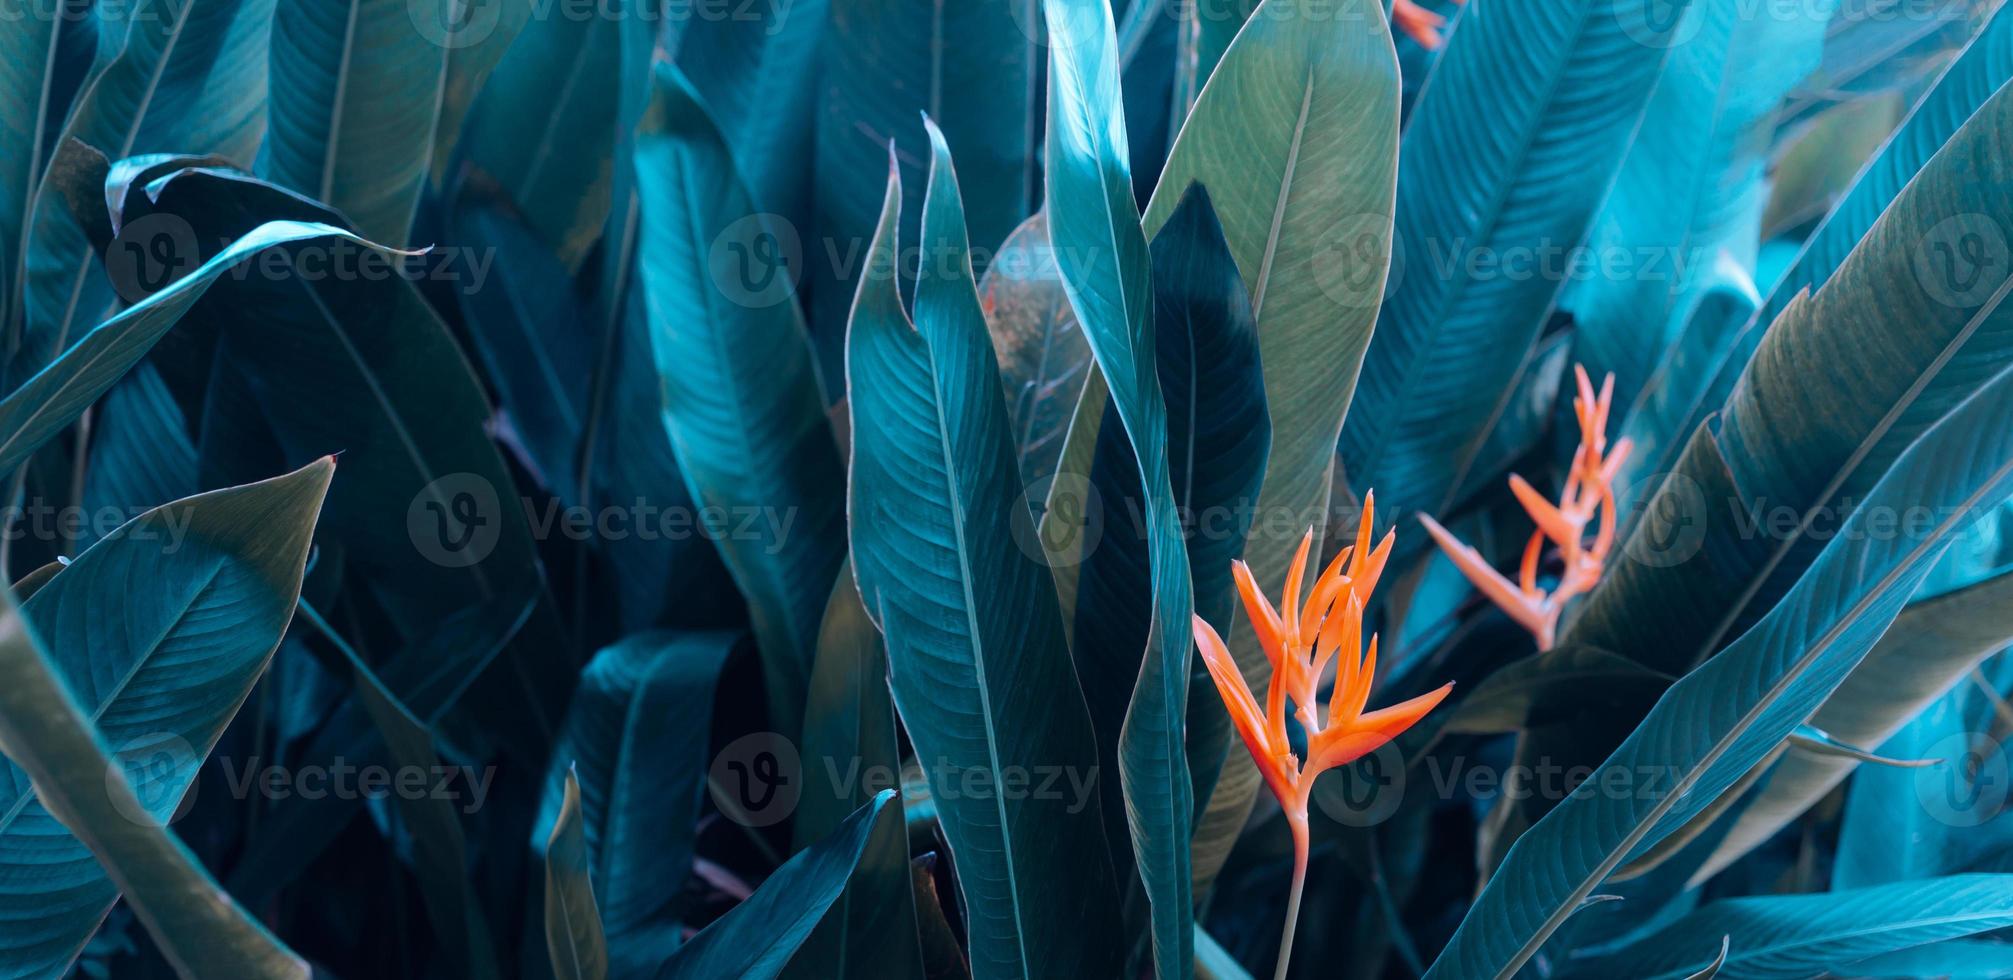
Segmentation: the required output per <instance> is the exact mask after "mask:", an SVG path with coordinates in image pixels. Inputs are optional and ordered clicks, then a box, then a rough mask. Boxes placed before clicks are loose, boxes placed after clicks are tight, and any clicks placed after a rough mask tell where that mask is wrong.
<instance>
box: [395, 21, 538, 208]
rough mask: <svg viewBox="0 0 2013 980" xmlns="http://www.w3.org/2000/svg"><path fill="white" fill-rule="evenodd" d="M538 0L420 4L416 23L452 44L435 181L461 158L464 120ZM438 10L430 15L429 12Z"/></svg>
mask: <svg viewBox="0 0 2013 980" xmlns="http://www.w3.org/2000/svg"><path fill="white" fill-rule="evenodd" d="M536 8H537V4H536V3H535V2H534V0H496V2H493V3H487V2H482V0H450V2H448V3H444V4H442V5H441V6H440V7H438V8H433V7H430V6H428V7H416V8H414V14H413V26H414V27H416V28H418V29H419V30H420V31H421V32H422V33H424V34H426V35H427V36H428V38H430V39H431V40H433V41H434V42H435V43H436V44H440V45H443V46H444V47H446V48H447V79H446V81H444V82H443V83H442V84H441V90H440V121H439V122H438V123H437V124H435V126H434V134H433V185H434V186H435V187H439V186H440V185H441V184H442V183H443V182H444V181H445V178H446V176H447V173H448V168H449V165H450V164H451V163H453V162H454V161H455V159H456V155H455V153H456V150H457V149H458V148H459V147H460V145H461V128H462V124H463V123H465V122H467V121H468V114H469V111H470V110H471V109H473V108H475V100H476V97H477V95H479V94H480V93H481V92H482V88H483V86H484V84H486V83H487V82H488V81H489V76H490V73H492V72H494V71H495V70H496V67H497V65H499V64H501V63H502V61H503V58H504V55H505V54H506V53H507V52H508V51H509V50H510V46H511V44H512V43H514V42H515V41H516V40H517V35H518V34H519V33H520V32H522V31H523V30H524V28H525V25H526V24H527V23H529V22H530V20H531V15H532V14H533V13H534V12H535V10H536ZM428 13H432V14H434V15H435V16H434V18H433V19H428V18H427V14H428Z"/></svg>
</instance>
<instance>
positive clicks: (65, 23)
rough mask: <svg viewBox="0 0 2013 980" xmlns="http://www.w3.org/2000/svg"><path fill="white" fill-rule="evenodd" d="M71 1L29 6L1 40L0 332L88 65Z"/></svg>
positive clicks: (14, 305) (87, 44)
mask: <svg viewBox="0 0 2013 980" xmlns="http://www.w3.org/2000/svg"><path fill="white" fill-rule="evenodd" d="M76 3H77V0H29V2H28V3H26V4H25V5H23V6H21V7H18V8H16V12H17V13H18V14H19V15H20V16H21V18H22V21H23V24H22V25H21V26H19V27H16V28H14V29H10V30H8V31H7V32H6V36H5V37H0V328H5V329H8V330H10V331H11V330H12V329H13V324H14V323H15V318H16V317H18V316H19V315H20V313H21V303H22V299H21V286H22V276H23V275H24V274H25V272H26V269H25V268H24V262H25V257H26V255H27V252H28V230H29V228H30V227H31V225H30V223H29V217H30V214H31V208H32V207H33V205H34V202H35V191H36V188H37V187H38V186H40V185H41V183H42V175H43V173H44V172H45V171H47V169H48V167H49V155H50V150H51V148H52V147H53V146H54V145H55V142H56V140H55V137H56V133H57V132H58V131H59V130H61V129H62V128H63V119H64V116H65V114H66V113H67V112H68V110H69V103H70V99H71V97H72V96H73V95H75V94H76V93H75V91H74V89H75V86H76V84H77V83H78V82H79V81H80V80H81V77H82V73H83V72H84V71H85V70H86V69H87V68H88V66H89V65H90V63H91V49H92V48H93V47H94V44H93V43H92V42H93V40H94V39H93V37H92V36H91V34H90V33H89V32H88V31H87V30H86V29H85V28H86V27H87V26H88V24H87V21H86V20H85V18H83V17H81V16H64V15H65V14H75V13H76V12H77V11H76Z"/></svg>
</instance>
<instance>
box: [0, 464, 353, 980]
mask: <svg viewBox="0 0 2013 980" xmlns="http://www.w3.org/2000/svg"><path fill="white" fill-rule="evenodd" d="M334 472H335V461H334V460H333V459H322V460H318V461H316V462H314V463H312V464H310V465H308V466H307V467H305V468H303V469H302V470H300V471H298V472H296V473H292V474H289V475H287V476H283V477H279V478H276V479H272V480H268V481H266V482H263V483H257V484H252V485H250V486H245V487H234V488H231V489H227V490H218V491H214V492H211V493H206V494H202V495H200V496H196V497H190V498H188V499H186V500H182V501H177V502H176V503H173V504H169V505H167V506H165V507H161V508H157V509H155V510H153V511H149V512H148V513H147V514H145V515H143V516H141V517H139V518H137V519H136V520H134V521H133V522H131V523H129V524H127V525H125V526H124V527H122V528H120V529H119V530H118V531H116V532H114V533H113V534H111V535H108V536H107V537H106V538H105V539H104V540H103V541H100V542H98V544H96V545H94V546H93V547H92V548H91V549H90V550H89V551H86V552H85V553H84V554H82V555H80V556H78V558H77V560H76V561H74V562H71V563H70V565H69V567H68V568H66V569H64V571H63V573H62V574H60V575H57V576H56V577H55V578H53V579H51V580H50V581H49V582H48V583H47V584H46V585H44V586H42V587H41V588H40V589H38V590H37V591H36V592H35V594H34V595H33V596H32V597H31V598H30V599H29V600H28V601H27V602H26V603H24V604H23V606H22V608H21V611H20V616H21V617H22V620H25V625H23V622H22V620H15V619H14V616H13V614H12V611H11V610H9V615H8V617H7V618H8V619H9V620H10V624H11V628H10V629H8V630H6V632H7V633H8V634H10V635H11V637H12V639H11V641H10V642H7V643H4V644H0V647H4V648H5V649H6V651H7V652H6V657H5V659H6V661H7V668H6V669H7V683H6V684H4V685H0V687H4V688H5V689H6V692H7V693H6V695H5V696H6V697H7V698H8V699H9V700H10V703H9V704H7V705H6V706H5V709H4V710H0V718H4V722H0V728H4V732H0V737H4V738H5V741H6V743H7V746H8V754H9V756H10V758H11V759H12V760H13V763H14V764H11V765H8V766H7V767H6V772H5V773H4V776H0V794H4V798H5V806H4V807H0V905H4V907H6V908H7V909H8V910H9V911H8V913H7V914H8V918H9V920H10V921H11V922H12V923H13V924H12V925H11V926H10V927H9V928H8V930H7V932H6V938H5V940H4V942H0V958H3V959H4V962H5V964H6V967H7V970H8V972H10V973H15V974H18V975H22V976H28V975H54V974H57V973H61V972H62V971H63V969H64V968H65V967H66V966H67V965H68V964H69V963H70V961H71V960H72V959H74V958H75V957H76V955H77V953H78V951H79V950H81V949H82V948H83V945H84V942H85V940H87V939H89V938H90V935H91V933H92V931H93V930H95V929H96V928H97V926H98V923H99V922H100V921H101V920H103V919H104V917H105V913H106V912H107V911H108V910H110V909H111V907H112V903H113V902H114V901H115V900H117V899H118V897H119V896H120V894H121V893H122V892H123V893H124V894H125V896H126V898H127V900H128V901H130V902H131V903H132V904H133V905H134V907H135V908H136V909H137V910H138V911H139V912H140V914H141V916H142V918H143V920H144V921H146V922H147V924H148V928H149V929H150V930H151V931H152V932H153V933H154V935H155V937H156V940H157V941H158V942H160V944H161V947H162V949H163V951H164V952H166V953H167V954H168V956H169V958H170V960H171V961H173V962H175V963H176V964H177V965H178V966H179V967H180V968H181V969H182V970H183V971H185V972H193V973H195V974H197V975H206V974H215V975H221V976H299V977H305V976H306V975H307V969H306V967H305V965H303V964H302V963H300V961H298V960H297V959H295V958H294V957H293V956H292V954H290V953H288V952H287V951H286V950H285V949H284V948H283V947H280V946H278V945H277V944H276V943H275V941H274V940H273V939H272V938H271V937H270V936H268V935H266V933H265V931H264V929H262V928H261V927H260V926H259V925H258V924H257V923H256V922H255V921H253V920H251V919H250V918H248V917H247V916H245V914H244V913H243V912H242V911H240V910H239V909H237V908H236V906H235V905H234V904H232V903H231V902H230V901H229V899H228V898H226V897H224V895H223V893H222V891H221V889H219V888H218V887H217V885H216V884H215V883H214V882H213V881H211V880H210V879H209V877H208V875H207V874H206V873H205V872H204V871H203V870H202V867H201V865H200V864H199V863H198V862H197V861H195V859H194V858H193V857H192V856H190V855H189V854H188V852H187V851H186V850H183V849H182V847H181V845H180V843H179V842H177V841H176V840H175V839H174V838H173V837H172V836H171V835H169V834H168V832H167V831H166V830H165V829H164V828H163V827H162V822H163V821H165V820H167V819H168V818H169V817H170V816H171V815H172V814H173V813H174V812H175V809H176V807H177V806H178V805H179V804H180V803H181V801H182V797H183V795H184V793H186V792H187V791H188V789H189V787H190V785H191V784H192V783H193V782H194V781H195V778H196V771H197V769H198V768H199V767H200V766H201V765H202V762H203V760H204V759H205V758H207V757H208V756H209V753H210V750H211V749H212V748H214V747H215V746H216V744H217V740H218V739H219V738H220V737H222V735H223V732H224V728H225V726H227V725H228V724H229V723H230V721H231V719H232V717H234V716H235V715H236V714H237V712H238V708H239V707H240V706H242V705H243V704H244V701H245V698H246V696H247V695H249V694H250V693H251V690H252V685H253V684H254V683H255V682H256V681H257V680H258V679H259V676H260V675H261V674H263V673H264V672H265V668H266V664H267V662H268V660H269V659H270V658H271V656H272V653H273V650H274V649H275V648H277V647H278V646H279V641H280V636H281V634H283V633H284V632H286V628H287V623H288V621H289V619H290V618H291V617H292V615H293V608H294V600H295V598H296V597H297V596H298V594H299V591H300V584H301V575H302V572H303V570H304V569H305V567H306V562H307V553H308V543H309V541H310V539H311V537H312V535H313V533H314V526H315V517H316V513H317V512H318V511H319V509H320V507H321V503H322V499H323V496H324V494H325V493H326V492H327V491H328V487H329V481H330V478H331V477H332V476H333V475H334ZM108 608H117V609H119V610H120V614H119V616H118V617H117V618H116V620H108V619H107V618H106V616H105V610H106V609H108ZM31 635H32V637H33V638H34V639H32V640H31V639H30V637H31ZM38 646H39V647H40V649H41V650H42V651H46V652H39V653H38V651H37V647H38ZM59 685H60V686H59ZM87 719H89V720H87ZM108 768H109V770H110V771H111V772H115V773H119V774H120V775H121V776H122V777H123V778H119V779H117V780H114V781H111V782H108V781H107V778H106V776H105V775H104V774H105V773H106V772H107V771H108ZM31 777H32V778H33V780H34V783H33V785H32V786H31V785H30V778H31ZM129 779H130V780H132V782H131V783H129V782H128V780H129ZM108 790H109V792H108ZM58 820H60V821H62V823H58V822H57V821H58ZM65 827H68V828H69V831H68V832H66V831H65V829H64V828H65ZM72 832H74V833H75V834H77V835H78V836H76V837H72V836H70V834H71V833H72ZM101 864H102V867H101Z"/></svg>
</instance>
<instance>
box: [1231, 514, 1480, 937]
mask: <svg viewBox="0 0 2013 980" xmlns="http://www.w3.org/2000/svg"><path fill="white" fill-rule="evenodd" d="M1373 507H1374V499H1373V497H1372V496H1370V495H1365V496H1364V498H1363V518H1362V521H1361V523H1360V524H1359V525H1358V526H1357V529H1356V543H1355V544H1353V545H1351V546H1349V547H1347V548H1343V549H1342V553H1341V554H1339V555H1336V556H1335V560H1334V561H1333V562H1331V563H1329V565H1328V568H1327V570H1326V571H1324V572H1322V573H1321V575H1320V577H1319V578H1317V579H1315V581H1314V584H1313V589H1312V595H1310V596H1309V598H1308V601H1307V604H1306V605H1305V606H1304V607H1303V606H1302V605H1301V604H1300V593H1301V580H1302V578H1303V576H1304V574H1305V571H1306V568H1307V553H1308V550H1309V548H1311V547H1312V545H1313V543H1314V532H1313V531H1312V530H1311V529H1310V530H1309V531H1308V532H1307V535H1306V536H1305V537H1303V538H1301V540H1300V551H1299V553H1298V554H1296V555H1294V557H1293V565H1292V567H1291V568H1289V569H1288V570H1287V572H1286V589H1285V594H1284V595H1282V596H1281V597H1280V608H1279V609H1277V610H1274V609H1273V607H1272V604H1271V603H1270V602H1267V601H1266V599H1265V594H1264V593H1263V592H1260V591H1259V588H1258V582H1257V580H1256V579H1255V578H1253V577H1252V575H1251V569H1250V568H1249V567H1247V566H1246V565H1245V564H1244V563H1243V562H1241V561H1239V562H1233V563H1231V571H1232V573H1233V575H1234V577H1235V578H1236V580H1237V591H1238V593H1239V594H1240V595H1241V596H1243V598H1244V611H1245V612H1246V614H1248V615H1249V617H1250V619H1251V627H1252V629H1253V630H1254V631H1255V632H1256V633H1257V636H1258V645H1259V646H1260V647H1261V648H1262V649H1263V650H1264V651H1265V658H1266V660H1268V661H1269V662H1270V663H1271V666H1272V681H1271V683H1270V684H1268V685H1267V686H1266V690H1265V704H1264V705H1263V706H1262V707H1261V706H1260V705H1259V703H1258V699H1257V698H1256V697H1255V696H1253V695H1252V693H1251V687H1250V685H1248V684H1246V683H1245V681H1244V674H1243V673H1242V672H1240V671H1239V669H1238V666H1237V661H1236V660H1235V659H1234V658H1232V657H1231V655H1230V650H1229V648H1228V647H1226V646H1225V645H1224V643H1223V638H1222V637H1220V636H1218V635H1217V634H1216V630H1215V629H1213V628H1211V627H1210V625H1209V624H1208V623H1206V622H1204V621H1203V619H1202V617H1200V616H1197V617H1195V645H1196V647H1197V648H1198V649H1199V650H1200V651H1201V652H1202V660H1203V663H1205V664H1207V665H1208V667H1209V676H1210V678H1211V679H1213V680H1215V681H1216V692H1217V693H1218V694H1220V695H1222V697H1223V705H1224V707H1225V708H1227V709H1229V711H1230V720H1231V723H1232V724H1233V725H1234V726H1235V727H1236V729H1237V734H1238V736H1239V737H1241V738H1243V739H1244V747H1245V748H1246V749H1248V750H1250V752H1251V759H1252V761H1253V762H1255V763H1257V765H1258V771H1259V772H1260V773H1261V774H1263V776H1264V777H1265V784H1266V785H1267V786H1269V787H1270V788H1271V789H1272V795H1273V796H1276V797H1278V798H1279V805H1280V807H1281V808H1282V809H1284V810H1285V811H1286V819H1287V822H1288V823H1289V824H1291V826H1292V830H1293V848H1294V864H1293V893H1292V897H1291V898H1289V899H1288V902H1287V910H1286V936H1285V939H1284V941H1283V943H1282V945H1281V946H1280V953H1279V976H1285V971H1286V958H1287V954H1288V953H1289V952H1291V951H1292V948H1293V924H1294V920H1295V919H1296V918H1297V917H1298V913H1299V906H1300V891H1301V886H1302V885H1303V884H1304V883H1305V881H1306V877H1307V842H1308V833H1307V802H1308V798H1309V796H1310V794H1311V793H1312V792H1313V789H1314V779H1315V777H1317V776H1319V775H1321V774H1322V773H1323V772H1326V771H1327V770H1329V769H1332V768H1334V767H1336V766H1343V765H1348V764H1349V763H1351V762H1354V761H1356V760H1357V759H1359V758H1362V757H1363V756H1365V755H1368V754H1370V753H1371V752H1375V751H1376V750H1377V749H1379V748H1381V747H1382V746H1383V745H1384V744H1385V743H1387V742H1389V741H1391V740H1392V739H1394V738H1396V737H1398V735H1399V734H1400V733H1402V732H1403V731H1405V729H1407V728H1410V727H1412V725H1413V723H1415V722H1417V721H1418V720H1419V719H1420V718H1423V717H1425V716H1426V713H1427V712H1429V711H1431V710H1433V708H1434V706H1435V705H1438V704H1439V703H1440V702H1441V700H1443V699H1444V698H1446V696H1447V692H1448V691H1451V690H1452V689H1453V687H1454V685H1452V684H1448V685H1446V686H1445V687H1442V688H1440V689H1439V690H1437V691H1433V692H1431V693H1429V694H1422V695H1420V696H1419V697H1416V698H1413V699H1411V700H1410V701H1406V702H1404V703H1402V704H1396V705H1392V706H1391V707H1388V708H1380V709H1378V710H1376V711H1365V710H1363V709H1364V708H1365V706H1366V705H1367V704H1368V703H1369V700H1370V686H1371V684H1372V682H1373V681H1375V679H1376V676H1377V637H1376V635H1375V634H1372V635H1371V637H1370V646H1369V650H1368V652H1364V649H1363V606H1364V603H1365V602H1366V601H1368V599H1369V598H1370V592H1371V590H1373V589H1375V588H1376V587H1377V579H1378V577H1379V576H1381V575H1382V574H1383V573H1384V563H1385V561H1386V560H1387V559H1389V558H1390V556H1391V543H1392V541H1393V539H1394V538H1395V536H1396V533H1397V532H1396V531H1395V530H1394V531H1390V532H1386V533H1385V535H1384V540H1383V541H1381V542H1379V543H1378V544H1377V547H1376V548H1375V549H1374V550H1373V549H1372V548H1371V547H1370V528H1371V524H1372V521H1371V516H1372V513H1373ZM1331 661H1334V662H1335V679H1334V681H1333V682H1331V687H1330V689H1329V695H1328V705H1327V711H1326V712H1325V717H1324V712H1323V711H1322V706H1321V701H1320V698H1319V695H1318V694H1317V688H1318V687H1319V685H1320V680H1321V676H1322V674H1323V673H1324V672H1325V671H1326V669H1327V667H1328V665H1329V663H1330V662H1331ZM1289 700H1290V701H1291V702H1292V708H1291V710H1292V713H1293V717H1294V718H1295V719H1296V720H1298V721H1299V723H1300V727H1301V729H1302V730H1303V731H1305V733H1306V736H1307V758H1306V759H1305V760H1304V761H1303V760H1302V759H1300V758H1299V757H1298V756H1297V755H1295V754H1294V752H1293V746H1292V744H1291V743H1290V742H1289V741H1288V740H1287V732H1286V714H1287V710H1288V707H1287V702H1288V701H1289Z"/></svg>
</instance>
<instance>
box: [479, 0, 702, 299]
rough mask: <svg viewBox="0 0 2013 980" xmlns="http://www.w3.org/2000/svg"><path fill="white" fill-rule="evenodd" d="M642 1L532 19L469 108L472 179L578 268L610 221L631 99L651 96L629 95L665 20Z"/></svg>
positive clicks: (620, 0) (619, 0)
mask: <svg viewBox="0 0 2013 980" xmlns="http://www.w3.org/2000/svg"><path fill="white" fill-rule="evenodd" d="M643 3H644V0H609V2H607V3H600V4H596V5H595V6H594V8H593V13H592V16H587V17H580V16H573V15H571V14H566V13H565V12H564V11H561V12H560V14H556V15H553V16H543V17H538V16H534V17H532V18H531V19H530V22H529V23H527V24H525V25H524V29H523V30H522V31H521V32H520V33H519V34H518V35H517V37H516V39H515V40H514V41H513V42H512V43H511V45H510V47H509V50H508V51H507V52H506V53H505V54H504V55H503V58H502V60H501V61H500V62H499V63H498V64H497V65H496V68H495V70H494V71H493V72H491V73H490V75H489V78H488V79H487V81H486V82H484V84H483V86H482V88H481V90H480V92H479V93H478V94H477V95H476V97H475V103H474V107H473V108H471V109H470V110H469V111H468V118H467V121H466V124H465V129H464V131H463V133H462V137H461V145H460V148H459V152H460V153H461V154H463V155H464V157H465V158H466V160H467V162H468V164H469V165H470V166H472V167H473V168H474V170H475V174H473V175H471V176H470V178H469V179H471V180H477V181H481V182H488V183H493V184H495V185H497V186H499V187H500V188H501V189H502V191H503V193H504V195H505V196H506V197H508V198H509V200H510V201H511V202H513V203H514V204H515V205H516V206H517V208H518V211H519V213H520V214H521V215H522V216H523V219H524V221H525V223H526V224H528V225H529V226H530V227H531V229H532V230H533V231H534V232H536V233H537V234H538V238H539V240H540V241H543V242H544V243H545V245H546V247H548V248H550V249H552V250H553V252H554V253H556V254H557V255H558V256H559V260H560V262H561V263H562V264H563V265H565V267H566V268H567V269H568V270H569V271H578V270H579V268H580V264H581V262H582V261H583V260H584V259H585V258H586V256H587V252H588V250H589V249H590V248H592V247H593V245H594V243H595V241H596V240H597V239H598V238H600V237H601V231H602V226H603V223H604V222H606V221H607V220H608V217H609V209H610V206H611V205H610V202H611V195H612V194H613V190H612V187H613V180H614V176H613V175H614V172H615V170H616V169H617V168H616V165H615V163H614V159H615V155H616V153H617V142H618V139H619V138H620V137H622V136H624V135H626V132H625V130H624V123H625V122H627V123H629V124H631V125H633V123H634V118H633V117H625V113H624V109H625V101H626V100H628V99H630V98H632V97H634V98H638V99H640V98H642V97H644V95H645V93H626V92H624V91H623V88H624V86H625V84H627V83H629V82H633V81H635V80H636V76H635V75H634V74H632V72H631V71H630V69H631V67H632V66H634V65H636V63H637V62H638V61H639V59H640V60H642V61H643V63H645V64H647V61H648V58H649V57H650V50H651V47H652V41H653V39H654V34H655V30H656V28H657V27H658V26H659V24H660V22H661V20H662V18H661V17H659V16H657V15H655V14H654V13H648V12H646V11H645V10H644V9H643V6H642V5H643ZM484 6H488V4H484ZM534 13H535V10H534Z"/></svg>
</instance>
